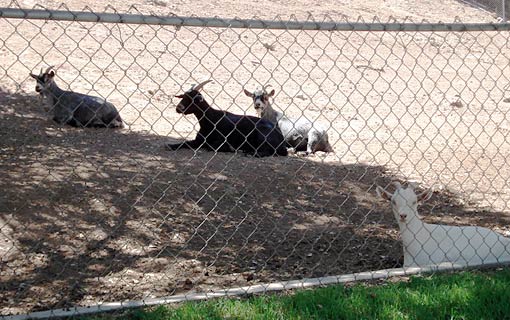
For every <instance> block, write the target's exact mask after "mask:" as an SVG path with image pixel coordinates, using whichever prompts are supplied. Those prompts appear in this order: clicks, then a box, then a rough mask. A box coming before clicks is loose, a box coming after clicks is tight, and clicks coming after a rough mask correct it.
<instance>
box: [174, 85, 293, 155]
mask: <svg viewBox="0 0 510 320" xmlns="http://www.w3.org/2000/svg"><path fill="white" fill-rule="evenodd" d="M210 81H211V80H208V81H205V82H202V83H200V84H199V85H197V86H195V87H192V88H191V89H190V90H188V91H187V92H185V93H184V94H182V95H177V96H176V97H177V98H181V101H180V102H179V104H178V105H177V107H176V110H177V112H178V113H183V114H194V115H195V117H196V118H197V119H198V122H199V124H200V129H199V131H198V133H197V136H196V138H195V140H191V141H185V142H182V143H177V144H168V145H167V147H168V148H169V149H170V150H177V149H183V148H186V149H198V148H205V149H207V150H212V151H220V152H236V151H238V150H241V151H243V152H245V153H247V154H251V155H254V156H256V157H267V156H277V155H278V156H286V155H287V149H286V148H285V141H284V139H283V135H282V133H281V132H280V130H279V129H278V128H277V127H276V126H275V125H273V124H272V123H271V122H269V121H267V120H263V119H260V118H258V117H252V116H244V115H236V114H233V113H230V112H227V111H222V110H216V109H213V108H212V107H211V106H210V105H209V103H207V101H205V99H204V97H203V96H202V94H201V93H200V92H199V90H200V89H202V87H203V86H204V85H205V84H206V83H208V82H210Z"/></svg>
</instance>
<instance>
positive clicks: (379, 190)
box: [375, 186, 393, 200]
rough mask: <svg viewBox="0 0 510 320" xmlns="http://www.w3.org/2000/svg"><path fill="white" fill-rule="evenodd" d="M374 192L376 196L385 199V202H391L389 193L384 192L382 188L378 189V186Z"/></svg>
mask: <svg viewBox="0 0 510 320" xmlns="http://www.w3.org/2000/svg"><path fill="white" fill-rule="evenodd" d="M375 192H376V193H377V195H378V196H379V197H381V198H383V199H386V200H391V197H392V196H393V195H392V194H391V193H389V192H388V191H386V190H384V188H382V187H380V186H377V187H376V188H375Z"/></svg>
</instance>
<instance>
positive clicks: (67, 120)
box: [30, 67, 124, 128]
mask: <svg viewBox="0 0 510 320" xmlns="http://www.w3.org/2000/svg"><path fill="white" fill-rule="evenodd" d="M52 68H53V67H49V68H48V69H46V71H45V72H44V73H43V72H42V69H41V73H40V74H39V75H35V74H33V73H30V76H31V77H32V78H34V79H35V80H36V81H37V83H36V86H35V91H37V92H38V93H39V94H41V95H42V96H43V97H44V98H46V99H47V100H48V102H49V103H50V105H51V108H52V111H53V120H54V121H56V122H57V123H60V124H68V125H71V126H73V127H106V128H117V127H120V128H122V127H123V126H124V124H123V123H122V119H121V117H120V115H119V112H118V111H117V109H116V108H115V106H114V105H113V104H111V103H110V102H108V101H106V100H104V99H102V98H99V97H94V96H89V95H85V94H82V93H77V92H72V91H65V90H62V89H60V88H59V87H58V86H57V84H56V83H55V79H54V78H55V72H54V71H53V70H51V69H52Z"/></svg>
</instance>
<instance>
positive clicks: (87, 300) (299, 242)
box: [0, 91, 508, 315]
mask: <svg viewBox="0 0 510 320" xmlns="http://www.w3.org/2000/svg"><path fill="white" fill-rule="evenodd" d="M0 122H1V125H0V136H1V137H2V139H1V141H0V158H1V159H0V160H1V161H0V166H1V170H0V190H2V192H1V194H0V231H1V232H0V255H1V256H2V264H1V265H0V266H1V267H0V288H1V290H0V302H1V305H2V306H3V307H2V310H0V314H3V315H5V314H11V313H17V312H28V311H35V310H40V309H49V308H61V307H70V306H73V305H87V304H91V303H97V302H101V301H103V302H104V301H117V300H125V299H140V298H144V297H153V296H164V295H165V296H166V295H171V294H175V293H183V292H189V291H190V290H195V291H202V290H208V289H211V288H224V287H230V286H243V285H249V284H255V283H257V282H269V281H275V280H287V279H299V278H304V277H317V276H326V275H334V274H344V273H350V272H358V271H368V270H375V269H382V268H391V267H398V266H400V265H401V261H402V258H401V245H400V242H399V241H398V231H397V225H396V223H395V221H394V220H393V217H392V215H391V212H390V210H389V206H388V204H387V203H385V202H382V201H379V200H378V199H376V196H375V192H374V187H375V184H376V183H377V184H380V185H387V184H389V183H390V182H391V181H392V180H395V179H396V178H395V177H394V176H392V175H391V174H390V173H389V172H388V171H387V170H386V169H385V168H384V167H378V166H367V165H363V164H341V163H325V162H321V161H317V159H313V158H302V157H277V158H263V159H256V158H251V157H245V156H243V155H240V154H214V153H211V152H205V151H204V152H202V151H199V152H196V153H195V152H193V151H173V152H170V151H167V150H165V149H164V148H163V147H162V146H163V144H164V143H165V142H167V141H168V140H169V139H168V138H167V137H161V136H157V135H153V134H150V133H142V132H133V131H130V130H129V128H128V129H123V130H107V129H76V128H71V127H62V126H58V125H56V124H55V123H53V122H52V121H51V120H50V117H49V116H48V115H47V114H46V113H45V112H44V110H43V109H42V108H41V107H40V102H39V100H38V99H37V98H36V97H34V96H28V95H24V94H10V93H8V92H5V91H0ZM422 210H423V212H431V214H430V217H429V218H430V219H432V220H434V221H442V219H445V217H449V216H452V215H455V216H456V217H458V218H457V219H456V221H455V222H456V223H457V224H471V223H476V224H479V225H484V226H489V227H493V226H498V225H504V224H508V220H507V219H506V217H505V216H504V215H503V214H501V213H499V212H489V211H485V212H475V211H472V210H470V209H469V208H466V207H464V206H463V205H461V202H459V201H458V200H457V199H456V197H455V196H454V195H452V194H449V193H447V192H444V193H436V194H435V195H434V197H433V199H432V201H431V202H429V203H428V204H427V205H426V207H424V208H422Z"/></svg>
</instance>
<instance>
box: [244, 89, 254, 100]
mask: <svg viewBox="0 0 510 320" xmlns="http://www.w3.org/2000/svg"><path fill="white" fill-rule="evenodd" d="M244 94H245V95H247V96H248V97H250V98H253V93H251V92H250V91H248V90H246V89H244Z"/></svg>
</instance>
